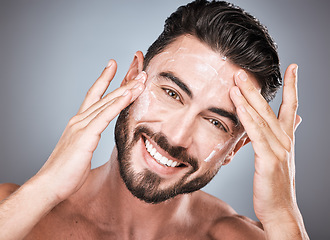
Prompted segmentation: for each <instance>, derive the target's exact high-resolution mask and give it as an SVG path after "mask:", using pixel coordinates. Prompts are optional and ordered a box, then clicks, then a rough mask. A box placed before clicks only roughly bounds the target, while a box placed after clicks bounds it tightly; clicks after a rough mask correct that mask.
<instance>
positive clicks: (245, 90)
mask: <svg viewBox="0 0 330 240" xmlns="http://www.w3.org/2000/svg"><path fill="white" fill-rule="evenodd" d="M235 80H236V84H237V86H235V87H233V88H232V89H231V92H230V96H231V99H232V100H233V102H234V104H235V106H236V108H237V114H238V117H239V118H240V121H241V122H242V124H243V126H244V128H245V131H246V133H247V135H248V137H249V139H250V140H251V143H252V146H253V149H254V151H255V174H254V184H253V203H254V209H255V213H256V216H257V217H258V219H259V220H260V221H261V223H262V224H263V227H264V230H265V234H266V237H267V239H291V240H292V239H309V238H308V235H307V232H306V230H305V227H304V223H303V219H302V216H301V213H300V211H299V208H298V205H297V201H296V193H295V163H294V140H295V139H294V132H295V129H296V127H297V126H298V125H299V123H300V122H301V118H300V117H299V116H298V115H297V114H296V112H297V106H298V97H297V65H295V64H292V65H290V66H289V67H288V69H287V71H286V73H285V76H284V86H283V97H282V104H281V107H280V110H279V115H278V117H276V115H275V113H274V112H273V111H272V109H271V107H270V106H269V105H268V103H267V102H266V101H265V100H264V98H263V97H262V96H261V94H260V93H259V92H258V91H257V89H256V88H255V87H254V85H253V83H252V82H251V81H250V80H249V79H248V76H247V74H246V73H245V72H243V71H240V72H239V74H237V75H236V76H235Z"/></svg>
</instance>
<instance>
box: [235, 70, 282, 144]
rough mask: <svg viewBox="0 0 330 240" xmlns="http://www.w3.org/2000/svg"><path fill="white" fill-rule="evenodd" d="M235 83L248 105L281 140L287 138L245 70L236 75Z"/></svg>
mask: <svg viewBox="0 0 330 240" xmlns="http://www.w3.org/2000/svg"><path fill="white" fill-rule="evenodd" d="M235 82H236V84H237V87H239V89H240V92H241V93H242V95H243V96H244V98H245V99H246V101H247V102H248V104H249V105H250V106H251V107H252V108H253V109H254V110H255V111H256V112H257V113H258V114H259V115H260V116H261V117H262V118H263V119H264V120H265V121H266V122H267V124H268V125H269V126H270V127H271V128H272V129H273V130H274V132H276V133H277V135H278V137H279V139H281V138H285V137H286V136H285V135H286V134H283V131H282V128H281V125H280V123H279V121H278V119H277V116H276V114H275V113H274V111H273V109H272V108H271V107H270V105H269V104H268V102H267V101H266V100H265V98H264V97H263V96H262V95H261V94H260V92H259V91H258V89H257V88H256V87H255V85H254V83H253V82H252V81H251V80H250V79H249V78H248V75H247V74H246V73H245V72H244V71H243V70H240V71H239V72H238V73H237V74H236V75H235Z"/></svg>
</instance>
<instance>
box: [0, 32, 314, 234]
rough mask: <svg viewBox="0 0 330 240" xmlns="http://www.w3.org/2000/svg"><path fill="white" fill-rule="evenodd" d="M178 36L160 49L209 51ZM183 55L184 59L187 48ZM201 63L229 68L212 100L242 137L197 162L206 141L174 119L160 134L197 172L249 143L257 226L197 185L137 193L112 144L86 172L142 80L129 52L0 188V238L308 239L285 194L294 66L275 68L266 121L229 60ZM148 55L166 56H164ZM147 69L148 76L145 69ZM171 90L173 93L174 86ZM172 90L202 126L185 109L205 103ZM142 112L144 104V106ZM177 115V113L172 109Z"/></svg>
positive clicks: (290, 179)
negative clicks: (167, 192) (54, 137)
mask: <svg viewBox="0 0 330 240" xmlns="http://www.w3.org/2000/svg"><path fill="white" fill-rule="evenodd" d="M181 40H182V42H180V41H181ZM180 41H179V40H177V41H176V43H175V44H173V46H171V48H169V49H167V50H168V51H169V52H171V51H173V52H177V50H178V49H180V47H182V46H184V47H187V48H186V49H191V50H192V51H194V50H195V49H196V51H198V56H203V54H206V56H208V55H212V54H213V55H215V54H217V53H215V52H213V51H212V50H211V49H208V48H207V47H205V46H204V45H203V44H201V43H200V42H199V41H198V40H196V39H194V38H190V37H188V38H185V39H180ZM176 44H177V45H176ZM189 46H190V48H189ZM192 46H196V47H192ZM188 53H189V54H188V55H190V54H191V51H190V50H189V52H188ZM188 55H187V56H188ZM180 56H181V55H180ZM207 59H208V58H206V60H205V59H202V61H200V59H197V60H196V61H198V62H197V63H198V64H205V67H207V66H212V68H213V69H222V70H221V71H222V72H226V71H227V72H228V71H229V72H228V73H231V75H230V74H227V75H228V76H232V77H230V78H228V77H226V79H225V80H226V81H227V83H228V86H229V91H228V90H227V89H226V90H223V89H224V88H219V91H223V92H221V93H222V96H223V97H222V101H221V104H226V108H228V109H233V110H236V113H237V115H238V117H239V119H240V122H241V123H242V126H243V127H244V129H245V131H246V134H245V135H243V137H242V138H241V139H238V141H233V143H232V145H231V146H229V145H228V146H227V148H224V149H222V150H221V151H219V153H218V154H217V155H216V156H214V159H212V160H210V162H208V163H205V162H204V159H205V158H206V157H207V156H208V155H209V153H210V152H211V150H212V149H213V147H214V146H209V147H208V146H207V145H205V146H203V147H201V149H200V151H197V150H198V146H199V144H197V145H194V144H196V143H198V140H199V139H197V138H195V135H194V134H193V132H191V129H192V128H191V126H190V125H189V126H188V124H187V126H185V125H182V126H181V128H180V132H178V134H177V135H175V136H174V135H171V134H169V133H171V131H173V129H174V128H168V126H169V125H166V127H167V128H163V129H162V131H164V133H165V134H166V135H168V136H170V137H171V136H173V138H170V140H171V141H173V142H175V143H176V144H177V145H181V146H183V145H185V146H186V147H187V148H188V149H189V150H190V151H191V152H193V153H195V155H198V159H199V161H200V166H201V167H200V169H198V171H197V172H196V173H195V175H197V176H199V175H202V174H204V173H205V171H207V168H213V167H214V166H216V163H217V159H218V158H223V160H224V161H222V162H224V164H228V163H229V162H230V161H231V159H232V157H233V156H234V155H235V153H236V152H237V151H238V149H239V148H240V147H242V146H243V145H244V144H246V143H248V142H250V141H251V142H252V145H253V148H254V150H255V154H256V158H255V159H256V160H255V167H256V172H255V178H254V208H255V212H256V215H257V217H258V218H259V220H260V221H261V223H257V222H254V221H252V220H250V219H248V218H246V217H243V216H239V215H238V214H237V213H236V212H235V211H234V210H233V209H232V208H231V207H230V206H229V205H227V204H226V203H224V202H223V201H221V200H219V199H216V198H214V197H213V196H210V195H208V194H206V193H204V192H202V191H196V192H193V193H191V194H185V195H178V196H176V197H174V198H173V199H170V200H167V201H165V202H162V203H159V204H149V203H146V202H144V201H141V200H139V199H137V198H136V197H134V196H133V195H132V194H131V193H130V192H129V191H128V189H127V188H126V186H125V184H124V182H123V180H122V178H121V176H120V174H119V171H118V161H117V150H116V148H115V149H114V151H113V153H112V155H111V158H110V161H109V162H108V163H107V164H105V165H103V166H101V167H99V168H97V169H94V170H90V161H91V158H92V153H93V151H94V150H95V149H96V147H97V143H98V141H99V139H100V134H101V133H102V132H103V131H104V129H105V128H106V127H107V126H108V124H109V122H110V121H111V120H112V119H113V118H114V117H115V116H116V115H117V114H119V112H120V111H121V110H122V109H124V108H125V107H126V106H128V105H129V104H130V103H132V102H134V100H135V99H136V98H137V97H138V96H139V95H140V94H141V93H142V91H143V90H144V88H145V85H146V84H147V83H146V80H147V75H146V73H144V72H142V66H143V55H142V53H141V52H137V53H136V57H135V59H134V60H133V63H132V65H131V67H130V69H129V71H128V73H127V75H126V77H125V79H124V81H123V84H122V86H121V87H120V88H119V89H117V90H115V92H113V93H110V94H109V95H107V96H104V97H103V94H104V92H105V91H106V89H107V88H108V86H109V84H110V82H111V80H112V79H113V77H114V74H115V72H116V63H115V62H114V61H110V64H109V65H110V66H108V67H107V68H106V69H105V70H104V72H103V73H102V75H101V76H100V78H99V79H98V80H97V81H96V82H95V84H94V85H93V86H92V88H91V89H90V91H89V92H88V94H87V96H86V98H85V100H84V102H83V104H82V106H81V108H80V109H79V112H78V114H77V115H76V116H75V117H73V118H72V119H71V120H70V122H69V124H68V126H67V128H66V129H65V131H64V133H63V135H62V137H61V139H60V141H59V143H58V145H57V146H56V148H55V150H54V151H53V153H52V154H51V156H50V157H49V159H48V160H47V162H46V163H45V165H44V166H43V167H42V168H41V170H40V171H39V172H38V173H37V174H36V175H35V176H34V177H33V178H31V179H30V180H29V181H28V182H27V183H25V184H24V185H22V186H21V187H19V186H15V185H11V184H3V185H1V186H0V197H1V198H2V199H4V198H5V199H4V200H3V201H2V202H1V203H0V229H1V230H2V231H0V239H23V238H24V239H308V236H307V233H306V231H305V228H304V225H303V220H302V217H301V215H300V211H299V209H298V206H297V203H296V199H295V190H294V189H295V187H294V154H293V146H294V131H295V129H296V127H297V126H298V125H299V123H300V121H301V119H300V117H299V116H298V115H296V107H297V88H296V81H297V75H296V69H297V66H296V65H295V64H293V65H290V66H289V67H288V69H287V71H286V73H285V76H284V90H283V103H282V106H281V109H280V113H279V116H278V117H276V116H275V114H274V113H273V112H272V111H271V109H270V107H269V105H268V104H267V102H266V101H265V100H264V99H263V98H262V96H261V95H260V93H259V90H258V86H256V84H255V80H254V79H253V77H251V76H250V75H248V74H246V73H245V72H244V71H242V70H241V69H237V68H236V67H235V66H232V65H230V64H229V63H228V67H226V68H225V69H223V68H222V67H221V66H219V63H218V62H214V61H212V60H207ZM210 59H212V58H210ZM158 61H165V62H166V61H167V59H166V56H165V57H163V58H161V59H158ZM185 61H187V60H186V59H185V60H184V61H181V62H182V64H186V62H185ZM191 61H195V60H192V59H191ZM205 61H206V62H205ZM208 61H210V62H208ZM181 62H180V60H179V59H178V61H177V63H176V64H175V65H174V66H169V67H168V68H169V69H168V70H171V72H174V73H176V69H175V67H177V66H180V63H181ZM150 64H151V65H152V62H151V63H150ZM221 64H222V63H221ZM214 65H216V66H217V67H214ZM161 66H167V65H166V64H161ZM156 72H157V71H156ZM149 74H150V76H151V75H152V71H150V72H148V76H149ZM189 74H194V73H193V71H187V72H186V73H184V74H183V73H182V75H181V76H182V79H183V80H184V81H186V83H188V84H187V85H188V86H189V83H191V84H193V82H189V79H191V77H192V76H197V75H196V74H195V75H192V76H190V75H189ZM227 75H226V76H227ZM203 76H204V75H201V76H198V78H196V79H195V81H198V80H203ZM207 79H208V80H209V79H210V78H209V77H208V78H207ZM217 80H218V79H217V77H214V78H212V81H217ZM207 84H210V85H209V88H210V89H213V88H214V86H215V85H214V83H212V82H210V83H207ZM207 84H206V85H205V86H206V87H207V86H208V85H207ZM192 89H193V88H192ZM126 90H127V91H126ZM176 90H177V91H178V92H179V93H180V90H179V89H176ZM204 90H207V88H206V89H203V91H204ZM238 90H239V91H238ZM196 91H199V90H198V89H197V88H196V89H194V93H196ZM180 96H182V98H183V99H181V100H182V102H185V103H186V105H184V106H186V108H184V109H188V110H189V113H190V115H189V116H190V117H191V116H196V119H195V118H191V119H193V120H194V121H192V120H191V121H190V122H189V121H188V120H189V119H188V120H187V119H184V120H185V122H186V123H188V122H189V123H190V124H194V126H197V127H195V128H194V129H200V128H199V125H198V124H199V123H201V124H202V126H204V124H205V122H204V118H205V117H204V116H205V115H207V117H208V116H209V115H208V114H209V113H207V112H206V113H205V111H204V110H203V118H202V120H201V119H200V118H197V117H199V116H200V114H195V115H194V114H193V113H195V112H197V113H199V112H198V111H197V110H199V109H200V108H201V109H203V108H204V105H205V104H207V103H209V102H215V101H210V100H212V99H205V100H204V101H205V102H203V100H202V99H199V101H196V102H193V101H192V100H189V98H186V96H185V95H184V93H181V94H180ZM211 97H212V96H211ZM214 97H216V96H214ZM171 101H172V100H171ZM188 102H189V104H188ZM175 104H177V103H175ZM180 106H181V105H180ZM149 108H150V109H151V110H152V104H150V107H149ZM196 109H197V110H196ZM193 110H194V111H195V112H194V111H193ZM180 111H183V110H181V108H180ZM184 116H188V115H187V114H185V115H184ZM146 119H147V120H146ZM169 119H170V118H169ZM165 120H166V119H165ZM165 120H164V121H165ZM207 120H208V118H207ZM143 121H145V122H148V121H150V117H148V113H146V115H145V116H144V117H142V118H141V119H139V121H137V122H133V123H132V124H134V125H139V124H140V122H143ZM160 121H161V120H158V119H157V121H156V120H154V119H152V121H150V123H151V124H150V125H151V126H153V127H154V128H157V127H160V126H161V124H159V122H160ZM182 121H183V120H182ZM221 121H222V119H221ZM223 121H224V122H225V121H227V120H223ZM154 123H156V124H155V125H152V124H154ZM206 123H208V121H206ZM173 126H174V125H173ZM206 126H207V128H208V127H209V125H206ZM189 129H190V130H189ZM189 131H190V132H189ZM221 136H222V135H221ZM238 136H239V137H241V136H242V135H239V134H237V137H238ZM222 138H223V137H222ZM141 144H142V143H140V145H141ZM205 148H209V149H205ZM196 149H197V150H196ZM204 150H205V151H204ZM139 151H140V150H139V149H134V156H137V157H136V159H135V160H134V163H136V165H134V168H135V169H137V170H138V167H139V166H140V165H141V164H142V165H143V164H144V162H143V161H144V160H143V159H142V158H139V156H140V155H141V154H140V152H139ZM142 151H145V150H142ZM151 169H152V167H151ZM159 169H160V170H161V171H163V172H164V175H166V176H165V178H166V177H168V176H170V177H168V181H166V182H165V184H166V185H171V184H172V183H171V181H172V179H175V178H179V176H180V174H181V173H182V172H183V171H185V169H184V168H182V169H183V170H177V171H176V172H175V174H173V173H167V172H166V169H165V170H164V169H161V166H158V167H157V168H156V169H152V170H155V171H156V172H157V171H158V170H159ZM163 172H162V173H163ZM171 174H172V175H171ZM197 176H191V178H194V177H197ZM17 223H19V226H18V224H17Z"/></svg>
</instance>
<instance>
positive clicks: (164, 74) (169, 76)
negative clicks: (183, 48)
mask: <svg viewBox="0 0 330 240" xmlns="http://www.w3.org/2000/svg"><path fill="white" fill-rule="evenodd" d="M159 75H160V76H162V77H164V78H165V79H166V80H170V81H172V82H174V83H175V84H176V85H178V87H179V88H181V89H182V91H184V92H185V93H186V94H187V95H188V96H189V97H190V98H193V94H192V92H191V91H190V89H189V87H188V86H187V85H186V84H185V83H184V82H183V81H182V80H180V78H178V77H176V76H174V75H173V74H172V73H170V72H161V73H160V74H159Z"/></svg>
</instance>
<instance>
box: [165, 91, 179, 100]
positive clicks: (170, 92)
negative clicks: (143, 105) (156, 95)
mask: <svg viewBox="0 0 330 240" xmlns="http://www.w3.org/2000/svg"><path fill="white" fill-rule="evenodd" d="M163 90H164V91H165V92H166V93H167V95H168V96H170V97H171V98H173V99H175V100H177V101H181V99H180V96H179V94H177V93H176V92H175V91H173V90H172V89H168V88H163Z"/></svg>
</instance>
